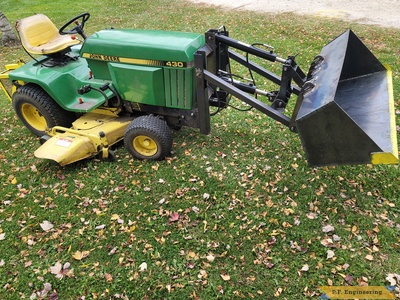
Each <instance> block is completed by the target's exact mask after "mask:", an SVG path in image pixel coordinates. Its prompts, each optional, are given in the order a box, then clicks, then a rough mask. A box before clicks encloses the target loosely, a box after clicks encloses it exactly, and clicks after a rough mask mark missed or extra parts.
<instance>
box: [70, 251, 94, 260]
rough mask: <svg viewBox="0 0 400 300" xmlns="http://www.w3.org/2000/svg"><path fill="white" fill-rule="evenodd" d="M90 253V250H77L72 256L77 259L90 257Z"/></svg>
mask: <svg viewBox="0 0 400 300" xmlns="http://www.w3.org/2000/svg"><path fill="white" fill-rule="evenodd" d="M89 254H90V251H82V252H81V251H76V252H75V253H74V254H72V257H73V258H75V259H76V260H82V259H84V258H86V257H88V256H89Z"/></svg>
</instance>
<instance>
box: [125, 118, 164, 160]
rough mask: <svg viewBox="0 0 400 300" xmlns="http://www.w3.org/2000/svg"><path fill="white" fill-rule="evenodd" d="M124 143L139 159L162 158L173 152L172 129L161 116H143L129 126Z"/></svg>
mask: <svg viewBox="0 0 400 300" xmlns="http://www.w3.org/2000/svg"><path fill="white" fill-rule="evenodd" d="M124 144H125V148H126V149H127V150H128V152H129V153H130V154H131V155H132V156H134V157H136V158H138V159H141V160H143V159H151V160H162V159H164V158H165V157H166V156H168V155H169V154H170V152H171V148H172V134H171V130H170V128H169V127H168V125H167V123H166V122H165V121H164V120H162V119H160V118H159V117H156V116H153V115H147V116H141V117H138V118H136V119H134V120H133V121H132V122H131V123H130V124H129V126H128V127H127V129H126V131H125V135H124Z"/></svg>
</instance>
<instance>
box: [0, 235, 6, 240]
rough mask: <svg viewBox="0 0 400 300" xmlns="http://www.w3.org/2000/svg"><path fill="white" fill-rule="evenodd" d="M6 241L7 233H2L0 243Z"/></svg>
mask: <svg viewBox="0 0 400 300" xmlns="http://www.w3.org/2000/svg"><path fill="white" fill-rule="evenodd" d="M5 239H6V234H5V233H0V241H3V240H5Z"/></svg>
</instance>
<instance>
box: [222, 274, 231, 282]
mask: <svg viewBox="0 0 400 300" xmlns="http://www.w3.org/2000/svg"><path fill="white" fill-rule="evenodd" d="M221 278H222V279H223V280H225V281H229V280H231V276H229V274H226V273H223V274H221Z"/></svg>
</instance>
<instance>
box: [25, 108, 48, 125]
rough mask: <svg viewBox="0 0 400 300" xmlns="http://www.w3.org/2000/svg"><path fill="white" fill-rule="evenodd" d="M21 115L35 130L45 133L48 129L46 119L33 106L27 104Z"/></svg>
mask: <svg viewBox="0 0 400 300" xmlns="http://www.w3.org/2000/svg"><path fill="white" fill-rule="evenodd" d="M21 113H22V117H23V118H24V120H25V121H26V122H27V123H28V124H29V125H30V126H31V127H32V128H34V129H36V130H39V131H45V130H46V128H47V122H46V119H45V118H44V117H43V115H42V114H41V113H40V111H39V110H38V109H37V108H36V107H35V106H33V105H31V104H28V103H25V104H23V105H22V107H21Z"/></svg>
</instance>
